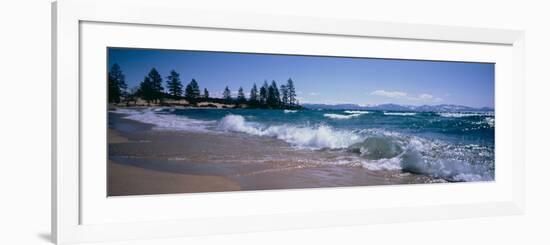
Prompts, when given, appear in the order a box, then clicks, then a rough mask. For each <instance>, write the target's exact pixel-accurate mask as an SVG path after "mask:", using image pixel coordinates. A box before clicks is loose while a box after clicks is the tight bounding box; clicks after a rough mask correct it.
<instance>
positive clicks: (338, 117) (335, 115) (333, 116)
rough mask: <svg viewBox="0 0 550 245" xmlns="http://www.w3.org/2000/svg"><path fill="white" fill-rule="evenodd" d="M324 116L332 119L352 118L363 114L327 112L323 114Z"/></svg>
mask: <svg viewBox="0 0 550 245" xmlns="http://www.w3.org/2000/svg"><path fill="white" fill-rule="evenodd" d="M323 116H325V117H328V118H330V119H351V118H354V117H358V116H361V114H350V115H342V114H333V113H325V114H323Z"/></svg>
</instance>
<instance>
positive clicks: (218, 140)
mask: <svg viewBox="0 0 550 245" xmlns="http://www.w3.org/2000/svg"><path fill="white" fill-rule="evenodd" d="M122 117H123V116H122V115H119V114H114V113H109V131H108V139H109V153H108V154H109V171H108V176H109V178H108V195H109V196H120V195H144V194H167V193H196V192H219V191H235V190H272V189H293V188H322V187H346V186H371V185H388V184H413V183H428V182H430V181H432V180H431V179H430V178H428V177H425V176H422V175H416V174H411V173H403V172H401V171H372V170H368V169H365V168H362V167H360V166H350V165H336V164H327V162H328V163H330V162H337V161H338V158H339V157H341V154H338V152H334V151H313V150H296V149H294V148H292V147H290V146H289V145H288V144H287V143H286V142H283V141H280V140H277V139H274V138H268V137H257V136H250V135H243V134H221V133H195V132H182V131H177V132H176V131H161V130H154V129H152V125H148V124H143V123H139V122H135V121H131V120H128V119H124V118H122Z"/></svg>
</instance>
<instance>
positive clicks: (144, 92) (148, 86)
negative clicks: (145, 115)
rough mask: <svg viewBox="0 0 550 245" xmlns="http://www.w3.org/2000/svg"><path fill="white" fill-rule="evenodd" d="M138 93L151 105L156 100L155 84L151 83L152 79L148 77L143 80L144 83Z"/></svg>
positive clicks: (140, 85)
mask: <svg viewBox="0 0 550 245" xmlns="http://www.w3.org/2000/svg"><path fill="white" fill-rule="evenodd" d="M138 93H139V95H140V96H141V98H143V99H144V100H145V101H147V104H150V103H151V101H153V100H154V99H155V96H154V89H153V83H152V82H151V79H150V78H149V77H148V76H146V77H145V78H143V81H142V82H141V83H140V84H139V91H138Z"/></svg>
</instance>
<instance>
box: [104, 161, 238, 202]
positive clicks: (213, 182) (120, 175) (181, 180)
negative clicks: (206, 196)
mask: <svg viewBox="0 0 550 245" xmlns="http://www.w3.org/2000/svg"><path fill="white" fill-rule="evenodd" d="M108 164H109V170H108V175H109V186H108V188H109V196H122V195H148V194H169V193H190V192H207V191H237V190H240V187H239V184H237V183H236V182H235V181H232V180H230V179H228V178H224V177H219V176H201V175H190V174H174V173H167V172H160V171H154V170H148V169H144V168H139V167H133V166H128V165H122V164H119V163H116V162H114V161H109V163H108Z"/></svg>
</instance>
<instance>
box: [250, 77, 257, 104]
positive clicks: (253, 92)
mask: <svg viewBox="0 0 550 245" xmlns="http://www.w3.org/2000/svg"><path fill="white" fill-rule="evenodd" d="M248 102H249V104H250V105H251V106H252V107H256V106H257V105H258V87H257V86H256V83H254V85H253V86H252V89H250V98H249V99H248Z"/></svg>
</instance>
